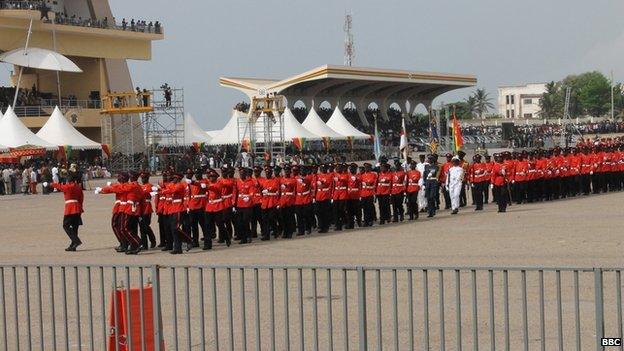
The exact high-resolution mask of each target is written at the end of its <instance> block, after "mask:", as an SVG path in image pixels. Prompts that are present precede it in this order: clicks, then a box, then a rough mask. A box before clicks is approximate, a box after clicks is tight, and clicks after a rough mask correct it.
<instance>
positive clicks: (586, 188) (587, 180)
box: [579, 174, 591, 195]
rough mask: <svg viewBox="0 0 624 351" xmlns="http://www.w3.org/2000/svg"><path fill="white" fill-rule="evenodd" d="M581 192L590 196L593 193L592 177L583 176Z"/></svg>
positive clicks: (581, 178)
mask: <svg viewBox="0 0 624 351" xmlns="http://www.w3.org/2000/svg"><path fill="white" fill-rule="evenodd" d="M579 177H580V183H581V192H582V193H583V194H584V195H589V193H590V192H591V176H590V175H589V174H581V175H580V176H579Z"/></svg>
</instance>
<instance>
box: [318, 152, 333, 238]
mask: <svg viewBox="0 0 624 351" xmlns="http://www.w3.org/2000/svg"><path fill="white" fill-rule="evenodd" d="M321 172H322V173H321V174H318V175H317V176H316V192H315V193H316V195H315V201H316V218H317V223H318V228H319V231H318V232H319V233H327V231H328V230H329V225H330V217H331V199H332V189H333V187H334V177H333V175H332V174H330V173H329V166H328V165H326V164H324V165H322V166H321Z"/></svg>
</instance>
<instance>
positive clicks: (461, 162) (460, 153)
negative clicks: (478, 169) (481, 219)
mask: <svg viewBox="0 0 624 351" xmlns="http://www.w3.org/2000/svg"><path fill="white" fill-rule="evenodd" d="M457 157H459V165H460V166H461V167H462V168H463V169H464V183H463V184H462V188H461V194H460V195H459V207H465V206H466V205H467V204H468V198H467V197H466V182H467V181H468V179H466V174H468V169H470V164H469V163H468V161H466V160H465V159H464V157H466V153H465V152H464V151H462V150H459V151H457ZM473 205H474V204H473Z"/></svg>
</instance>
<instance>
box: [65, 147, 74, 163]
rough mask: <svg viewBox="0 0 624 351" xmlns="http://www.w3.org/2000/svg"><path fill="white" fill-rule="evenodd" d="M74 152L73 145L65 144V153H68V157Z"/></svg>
mask: <svg viewBox="0 0 624 351" xmlns="http://www.w3.org/2000/svg"><path fill="white" fill-rule="evenodd" d="M72 153H73V148H72V147H71V145H65V155H67V159H68V160H69V159H71V157H72Z"/></svg>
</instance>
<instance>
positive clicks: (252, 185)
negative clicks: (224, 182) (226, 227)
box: [236, 168, 256, 244]
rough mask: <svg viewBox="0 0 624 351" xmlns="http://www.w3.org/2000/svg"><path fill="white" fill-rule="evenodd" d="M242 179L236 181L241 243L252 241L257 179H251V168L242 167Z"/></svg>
mask: <svg viewBox="0 0 624 351" xmlns="http://www.w3.org/2000/svg"><path fill="white" fill-rule="evenodd" d="M239 173H240V179H238V180H237V181H236V194H237V199H236V213H237V220H238V228H239V237H240V243H241V244H246V243H250V242H251V219H252V216H253V207H254V197H255V194H256V181H255V180H254V179H251V178H250V177H249V176H250V175H251V169H248V168H241V169H240V171H239Z"/></svg>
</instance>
